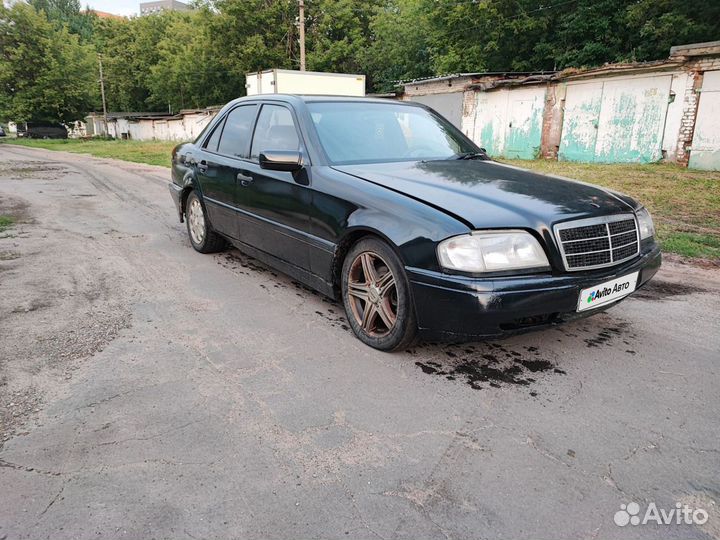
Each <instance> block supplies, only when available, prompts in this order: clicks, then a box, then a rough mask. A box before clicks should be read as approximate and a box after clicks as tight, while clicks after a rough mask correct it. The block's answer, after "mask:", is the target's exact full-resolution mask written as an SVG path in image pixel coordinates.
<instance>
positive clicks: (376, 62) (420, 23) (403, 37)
mask: <svg viewBox="0 0 720 540" xmlns="http://www.w3.org/2000/svg"><path fill="white" fill-rule="evenodd" d="M430 29H431V24H430V20H429V16H428V14H427V13H426V12H425V11H424V10H423V1H422V0H395V1H394V2H390V3H388V4H387V5H386V6H385V7H384V8H381V9H378V10H377V12H376V14H375V16H374V17H373V19H372V21H371V22H370V34H371V36H372V40H371V42H370V44H369V46H368V48H367V49H366V50H365V53H364V56H365V61H364V65H365V66H366V68H367V70H368V74H369V75H370V78H371V82H372V87H373V88H374V90H376V91H378V92H388V91H391V90H393V88H394V86H395V81H398V80H410V79H418V78H421V77H427V76H430V75H432V74H433V71H432V69H431V66H430V48H429V43H428V36H429V35H430Z"/></svg>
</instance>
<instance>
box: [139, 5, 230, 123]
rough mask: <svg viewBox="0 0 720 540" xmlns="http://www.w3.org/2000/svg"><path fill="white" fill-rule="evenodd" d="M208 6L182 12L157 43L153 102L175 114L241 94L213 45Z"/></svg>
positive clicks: (150, 86)
mask: <svg viewBox="0 0 720 540" xmlns="http://www.w3.org/2000/svg"><path fill="white" fill-rule="evenodd" d="M213 16H214V14H213V12H211V11H210V10H209V9H208V8H207V7H201V8H199V9H197V10H195V11H193V12H190V13H179V14H177V16H176V17H174V18H173V19H172V21H171V22H170V23H169V25H168V28H167V31H166V33H165V36H164V37H163V38H162V39H161V40H160V41H159V42H158V44H157V48H158V51H159V60H158V62H157V63H156V64H155V65H153V66H152V67H151V68H150V72H151V73H150V77H149V79H148V85H149V89H150V102H151V103H153V104H163V105H165V106H166V107H167V106H168V105H169V106H170V108H171V109H172V110H174V111H177V110H179V109H183V108H189V107H194V108H201V107H205V106H208V105H222V104H223V103H225V102H227V101H229V100H231V99H233V98H234V97H237V96H238V95H239V93H240V92H241V89H240V88H239V86H240V85H239V84H238V80H237V77H232V76H231V75H230V74H229V72H228V71H227V70H226V69H225V68H224V66H223V61H222V58H221V57H220V56H219V55H218V54H217V49H216V48H215V47H208V43H211V42H212V39H211V35H210V24H209V19H210V18H211V17H213Z"/></svg>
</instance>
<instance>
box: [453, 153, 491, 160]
mask: <svg viewBox="0 0 720 540" xmlns="http://www.w3.org/2000/svg"><path fill="white" fill-rule="evenodd" d="M450 159H483V160H484V159H490V158H489V157H488V155H487V154H486V153H485V152H461V153H460V154H455V155H454V156H452V157H451V158H450Z"/></svg>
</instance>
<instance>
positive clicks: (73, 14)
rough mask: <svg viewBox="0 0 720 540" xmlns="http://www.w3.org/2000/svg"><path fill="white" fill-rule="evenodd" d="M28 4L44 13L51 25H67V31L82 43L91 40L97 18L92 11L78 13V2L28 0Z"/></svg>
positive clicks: (66, 0) (76, 0) (73, 0)
mask: <svg viewBox="0 0 720 540" xmlns="http://www.w3.org/2000/svg"><path fill="white" fill-rule="evenodd" d="M29 4H30V5H31V6H33V7H34V8H35V9H36V10H37V11H44V12H45V15H46V16H47V18H48V20H49V21H51V22H52V23H54V24H56V25H58V26H63V25H67V27H68V31H69V32H70V33H71V34H77V35H78V36H80V39H81V40H82V41H89V40H90V39H91V37H92V33H93V23H94V22H95V19H96V18H97V17H96V16H95V14H94V13H93V12H92V11H89V12H86V13H83V12H82V11H80V0H29Z"/></svg>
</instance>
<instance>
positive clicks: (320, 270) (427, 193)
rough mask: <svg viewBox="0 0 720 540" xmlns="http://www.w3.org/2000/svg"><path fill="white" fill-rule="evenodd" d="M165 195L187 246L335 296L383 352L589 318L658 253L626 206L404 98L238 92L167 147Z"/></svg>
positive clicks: (641, 219)
mask: <svg viewBox="0 0 720 540" xmlns="http://www.w3.org/2000/svg"><path fill="white" fill-rule="evenodd" d="M170 192H171V194H172V196H173V199H174V200H175V204H176V207H177V213H178V217H179V219H180V221H181V222H182V221H183V220H185V221H186V223H187V230H188V235H189V239H190V243H191V244H192V247H193V248H195V250H197V251H199V252H201V253H211V252H215V251H218V250H221V249H224V248H225V247H226V246H228V245H230V244H232V245H234V246H236V247H237V248H239V249H240V250H242V251H244V252H246V253H247V254H249V255H251V256H253V257H255V258H257V259H259V260H261V261H263V262H265V263H267V264H269V265H271V266H273V267H275V268H277V269H279V270H281V271H283V272H285V273H287V274H289V275H290V276H292V277H293V278H295V279H297V280H299V281H301V282H302V283H304V284H305V285H307V286H309V287H312V288H314V289H316V290H318V291H320V292H321V293H324V294H326V295H328V296H331V297H334V298H336V299H338V300H341V301H342V302H343V304H344V306H345V311H346V315H347V318H348V321H349V324H350V326H351V327H352V330H353V331H354V332H355V335H356V336H357V337H358V338H359V339H360V340H362V341H363V342H364V343H366V344H368V345H370V346H372V347H375V348H377V349H382V350H395V349H399V348H403V347H407V346H408V345H409V344H410V343H411V342H412V341H414V340H415V339H416V338H418V337H419V338H424V339H432V340H438V339H446V340H454V341H464V340H473V339H483V338H490V337H498V336H502V335H504V334H508V333H514V332H519V331H525V330H528V329H533V328H542V327H546V326H550V325H555V324H558V323H560V322H563V321H567V320H570V319H574V318H577V317H582V316H587V315H592V314H594V313H598V312H600V311H602V310H605V309H607V308H608V307H610V306H613V305H615V304H617V303H618V302H619V301H620V300H622V299H623V298H626V297H627V296H628V295H630V294H631V293H632V292H633V291H635V290H637V289H638V288H639V287H641V286H642V285H644V284H645V283H647V281H648V280H649V279H650V278H651V277H652V276H653V275H654V274H655V272H656V271H657V270H658V268H659V266H660V260H661V255H660V249H659V247H658V245H657V243H656V241H655V238H654V236H655V232H654V228H653V222H652V219H651V217H650V214H649V213H648V211H647V210H646V209H645V208H644V207H643V206H642V205H641V204H640V203H638V202H636V201H635V200H633V199H631V198H630V197H628V196H626V195H623V194H620V193H616V192H613V191H610V190H607V189H604V188H601V187H598V186H593V185H590V184H586V183H582V182H576V181H573V180H569V179H564V178H559V177H554V176H545V175H541V174H536V173H533V172H530V171H527V170H524V169H520V168H517V167H512V166H509V165H505V164H502V163H498V162H495V161H493V160H491V159H489V158H488V156H487V155H486V153H485V152H484V151H483V150H482V149H481V148H479V147H478V146H477V145H476V144H475V143H473V142H472V141H471V140H470V139H468V138H467V137H466V136H465V135H464V134H463V133H462V132H460V131H459V130H458V129H456V128H455V127H454V126H453V125H452V124H450V123H449V122H448V121H447V120H445V119H444V118H442V117H441V116H439V115H438V114H436V113H435V112H434V111H432V110H431V109H429V108H427V107H425V106H423V105H420V104H417V103H410V102H400V101H390V100H382V99H370V98H350V97H327V96H312V97H311V96H292V95H280V94H273V95H261V96H253V97H245V98H240V99H237V100H235V101H232V102H231V103H229V104H227V105H226V106H225V107H224V108H223V109H222V110H221V111H220V112H219V113H218V114H217V116H216V117H215V118H214V119H213V121H212V122H210V124H209V125H208V126H207V127H206V129H205V130H204V131H203V132H202V133H201V134H200V135H199V136H198V138H197V139H196V140H195V141H194V142H192V143H185V144H181V145H178V146H177V147H176V148H175V149H174V150H173V152H172V182H171V183H170Z"/></svg>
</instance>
